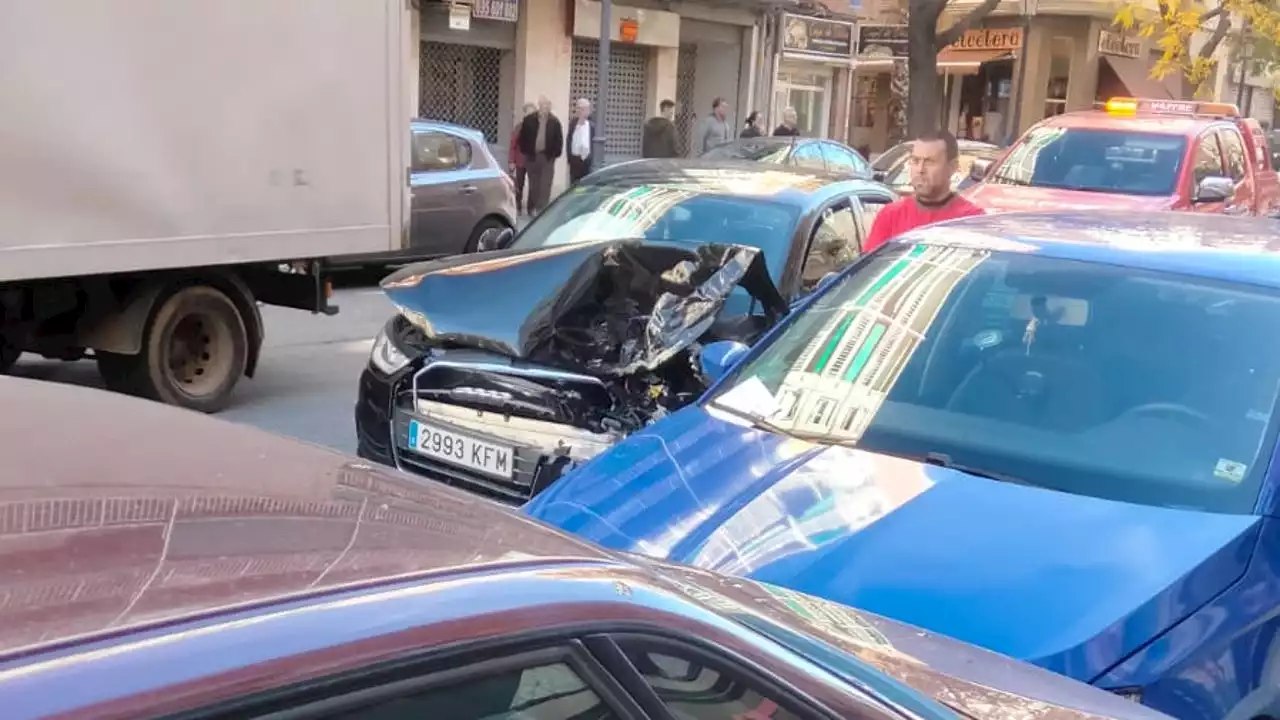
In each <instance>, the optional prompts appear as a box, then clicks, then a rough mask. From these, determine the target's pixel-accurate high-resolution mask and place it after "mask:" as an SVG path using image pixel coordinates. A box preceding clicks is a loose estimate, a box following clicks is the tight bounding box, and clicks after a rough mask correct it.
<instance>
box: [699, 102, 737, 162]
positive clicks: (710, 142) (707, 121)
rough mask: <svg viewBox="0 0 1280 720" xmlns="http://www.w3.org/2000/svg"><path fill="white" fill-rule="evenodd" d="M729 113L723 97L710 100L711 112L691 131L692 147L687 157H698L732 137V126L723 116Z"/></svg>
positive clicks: (727, 104)
mask: <svg viewBox="0 0 1280 720" xmlns="http://www.w3.org/2000/svg"><path fill="white" fill-rule="evenodd" d="M728 114H729V103H727V102H725V99H724V98H716V99H715V100H712V101H711V114H710V115H708V116H706V117H705V118H703V119H702V120H701V121H699V122H698V125H697V129H696V130H694V133H693V147H692V148H690V149H689V157H698V156H699V155H702V154H703V153H704V152H706V151H708V150H710V149H711V148H713V147H715V146H717V145H721V144H724V143H727V142H729V141H730V140H732V139H733V128H731V127H729V121H728V120H726V119H725V118H726V117H727V116H728Z"/></svg>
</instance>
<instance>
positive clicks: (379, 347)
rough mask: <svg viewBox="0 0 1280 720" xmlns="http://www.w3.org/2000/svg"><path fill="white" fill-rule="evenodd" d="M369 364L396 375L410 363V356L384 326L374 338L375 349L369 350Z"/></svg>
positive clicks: (384, 372) (385, 372)
mask: <svg viewBox="0 0 1280 720" xmlns="http://www.w3.org/2000/svg"><path fill="white" fill-rule="evenodd" d="M369 364H370V365H372V366H374V367H375V368H377V369H378V371H379V372H382V373H383V374H385V375H394V374H396V373H397V372H399V371H401V370H403V369H404V366H405V365H408V364H409V356H408V355H405V354H404V353H403V352H401V351H400V348H398V347H396V344H395V343H394V342H392V341H391V338H390V337H388V336H387V329H386V328H385V327H384V328H382V329H381V330H379V331H378V336H377V337H375V338H374V339H373V349H372V350H370V351H369Z"/></svg>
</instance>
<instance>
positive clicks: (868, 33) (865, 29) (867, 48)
mask: <svg viewBox="0 0 1280 720" xmlns="http://www.w3.org/2000/svg"><path fill="white" fill-rule="evenodd" d="M906 56H907V26H906V25H859V26H858V57H860V58H905V57H906Z"/></svg>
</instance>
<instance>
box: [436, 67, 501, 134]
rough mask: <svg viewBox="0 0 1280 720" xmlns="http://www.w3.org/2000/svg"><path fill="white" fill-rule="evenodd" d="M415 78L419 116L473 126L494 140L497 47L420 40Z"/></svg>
mask: <svg viewBox="0 0 1280 720" xmlns="http://www.w3.org/2000/svg"><path fill="white" fill-rule="evenodd" d="M418 82H419V87H420V88H421V90H420V95H421V98H420V103H419V108H418V113H419V116H420V117H422V118H425V119H427V120H443V121H444V122H451V123H456V124H458V125H465V126H467V127H470V128H475V129H476V130H479V131H480V132H482V133H484V138H485V140H487V141H489V142H490V143H496V142H498V108H499V95H500V93H499V88H500V87H501V84H502V51H501V50H496V49H494V48H487V47H474V46H471V45H452V44H448V43H439V42H424V43H422V59H421V61H420V63H419V68H418Z"/></svg>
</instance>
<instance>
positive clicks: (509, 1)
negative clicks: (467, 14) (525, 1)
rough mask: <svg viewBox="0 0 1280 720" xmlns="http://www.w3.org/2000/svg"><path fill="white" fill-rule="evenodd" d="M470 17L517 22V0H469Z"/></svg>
mask: <svg viewBox="0 0 1280 720" xmlns="http://www.w3.org/2000/svg"><path fill="white" fill-rule="evenodd" d="M471 1H472V2H473V3H474V4H473V5H472V6H471V17H473V18H479V19H481V20H501V21H502V22H517V21H518V20H519V19H520V3H519V0H471Z"/></svg>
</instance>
